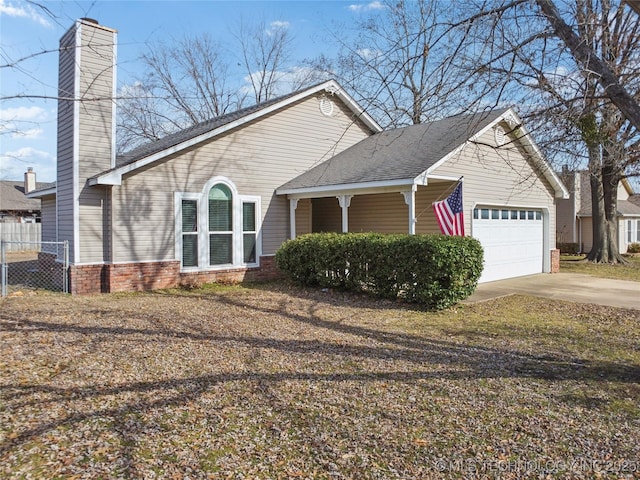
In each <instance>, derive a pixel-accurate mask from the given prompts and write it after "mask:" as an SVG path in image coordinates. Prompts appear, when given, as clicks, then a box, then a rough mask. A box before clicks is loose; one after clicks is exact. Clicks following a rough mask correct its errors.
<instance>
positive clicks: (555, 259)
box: [551, 248, 560, 273]
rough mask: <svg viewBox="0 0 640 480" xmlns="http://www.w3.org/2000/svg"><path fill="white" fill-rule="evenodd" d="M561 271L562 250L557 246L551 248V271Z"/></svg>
mask: <svg viewBox="0 0 640 480" xmlns="http://www.w3.org/2000/svg"><path fill="white" fill-rule="evenodd" d="M559 271H560V250H558V249H557V248H555V249H553V250H551V273H558V272H559Z"/></svg>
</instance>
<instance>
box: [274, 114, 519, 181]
mask: <svg viewBox="0 0 640 480" xmlns="http://www.w3.org/2000/svg"><path fill="white" fill-rule="evenodd" d="M506 110H508V109H500V110H493V111H488V112H482V113H478V114H466V115H456V116H453V117H448V118H445V119H443V120H438V121H434V122H429V123H424V124H420V125H412V126H409V127H403V128H396V129H393V130H386V131H383V132H380V133H376V134H375V135H372V136H370V137H368V138H366V139H364V140H362V141H361V142H359V143H357V144H355V145H353V146H351V147H349V148H347V149H346V150H344V151H343V152H341V153H339V154H337V155H335V156H334V157H332V158H330V159H329V160H327V161H325V162H323V163H321V164H319V165H317V166H315V167H314V168H312V169H311V170H309V171H307V172H305V173H303V174H301V175H299V176H298V177H296V178H294V179H293V180H290V181H289V182H287V183H285V184H284V185H282V186H281V187H280V188H279V190H289V189H298V188H311V187H321V186H328V185H343V184H350V183H362V182H376V181H388V180H400V179H409V178H415V177H417V176H418V175H420V174H421V173H422V172H424V171H425V170H427V169H428V168H429V167H431V166H432V165H434V164H435V163H436V162H438V160H440V159H442V158H443V157H444V156H446V155H447V154H449V153H451V152H452V151H453V150H455V149H456V148H457V147H459V146H460V145H462V144H463V143H464V142H465V141H467V140H468V139H469V138H470V137H472V136H473V135H474V134H475V133H477V132H479V131H480V130H482V129H483V128H484V127H485V126H487V125H489V124H490V123H491V122H493V121H494V120H495V119H497V118H498V117H499V116H500V115H502V114H503V113H504V112H505V111H506Z"/></svg>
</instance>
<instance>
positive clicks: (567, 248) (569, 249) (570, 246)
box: [558, 243, 580, 255]
mask: <svg viewBox="0 0 640 480" xmlns="http://www.w3.org/2000/svg"><path fill="white" fill-rule="evenodd" d="M558 250H560V253H562V254H567V255H577V254H579V253H580V247H579V246H578V244H577V243H558Z"/></svg>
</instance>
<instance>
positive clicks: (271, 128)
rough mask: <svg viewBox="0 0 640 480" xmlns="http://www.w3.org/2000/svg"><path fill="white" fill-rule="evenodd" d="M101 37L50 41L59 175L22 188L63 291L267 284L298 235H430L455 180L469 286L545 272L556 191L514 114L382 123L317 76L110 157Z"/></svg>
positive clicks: (95, 28) (81, 25) (84, 33)
mask: <svg viewBox="0 0 640 480" xmlns="http://www.w3.org/2000/svg"><path fill="white" fill-rule="evenodd" d="M115 36H116V34H115V31H113V30H112V29H109V28H106V27H103V26H100V25H98V24H97V23H95V22H93V21H90V20H87V19H83V20H79V21H78V22H76V24H75V25H74V26H73V27H72V28H71V29H70V30H69V31H68V32H67V33H66V34H65V35H64V36H63V37H62V39H61V49H60V51H61V58H60V90H61V91H66V92H75V95H76V98H79V99H82V100H80V101H75V102H72V101H64V100H61V101H60V102H59V107H58V108H59V114H58V118H59V122H60V124H59V127H58V131H59V139H58V181H57V185H56V186H55V187H53V188H48V189H45V190H41V191H39V192H35V193H32V194H31V196H33V197H37V198H41V199H42V222H43V240H59V241H60V240H67V241H69V245H70V261H71V268H70V277H71V290H72V291H73V292H76V293H81V292H92V291H118V290H135V289H149V288H160V287H167V286H173V285H176V284H179V283H181V282H182V283H192V282H202V281H213V280H241V279H256V278H266V277H269V276H273V275H274V274H275V273H276V271H275V268H274V261H273V258H274V257H273V256H274V254H275V252H276V250H277V249H278V247H279V246H280V245H281V244H282V242H284V241H285V240H287V239H288V238H294V237H296V236H298V235H301V234H303V233H307V232H315V231H379V232H408V233H427V232H437V231H438V227H437V223H436V220H435V217H434V214H433V212H432V210H431V202H433V201H435V200H438V199H440V198H441V197H443V196H444V195H446V193H447V191H448V190H449V189H450V188H451V187H452V186H453V185H455V183H456V181H457V180H458V178H459V177H461V176H464V188H463V191H464V207H465V214H466V219H465V223H466V228H467V232H468V233H470V234H471V235H473V236H475V237H477V238H479V239H480V241H481V242H482V244H483V246H484V247H485V252H486V253H485V258H486V268H485V273H484V274H483V278H482V281H489V280H494V279H498V278H506V277H509V276H517V275H525V274H530V273H538V272H549V271H552V270H553V269H554V267H557V264H554V262H552V260H551V256H552V254H553V255H554V256H555V257H556V259H557V251H556V250H555V247H554V246H555V241H556V239H555V231H556V229H555V199H556V198H562V197H565V196H567V195H568V193H567V191H566V189H565V187H564V186H563V185H562V182H561V181H560V180H559V178H558V176H557V175H556V174H555V173H554V172H553V171H552V170H551V169H550V168H549V166H548V164H547V163H546V162H545V160H544V159H543V158H542V157H541V155H540V152H539V151H538V149H537V148H536V146H535V144H534V143H533V142H532V140H531V138H530V136H529V135H528V133H527V132H526V130H525V129H524V127H522V125H521V122H520V120H519V119H518V117H517V116H516V115H515V113H514V112H513V111H512V110H510V109H506V110H499V111H494V112H487V113H484V114H480V115H463V116H458V117H452V118H450V119H446V120H442V121H440V122H433V123H430V124H425V125H418V126H413V127H407V128H403V129H396V130H390V131H387V132H381V131H380V130H381V129H380V127H379V126H378V124H377V123H376V122H375V121H374V120H373V119H372V118H371V117H370V116H369V115H368V114H367V113H366V112H365V111H364V110H363V109H362V108H361V107H360V106H359V105H358V104H357V103H356V102H355V101H354V100H353V99H352V98H351V97H350V96H349V95H348V94H347V93H346V92H345V91H344V90H343V89H342V88H341V87H340V86H339V85H338V84H337V83H336V82H334V81H327V82H324V83H322V84H319V85H315V86H313V87H309V88H307V89H304V90H301V91H298V92H294V93H292V94H290V95H286V96H283V97H280V98H277V99H273V100H270V101H267V102H264V103H262V104H260V105H256V106H252V107H249V108H245V109H243V110H240V111H238V112H235V113H232V114H228V115H224V116H222V117H219V118H216V119H212V120H210V121H208V122H204V123H201V124H198V125H196V126H194V127H191V128H188V129H186V130H183V131H180V132H177V133H175V134H172V135H169V136H167V137H166V138H163V139H161V140H159V141H156V142H152V143H150V144H148V145H144V146H141V147H139V148H137V149H135V150H134V151H132V152H129V153H128V154H126V155H122V156H118V157H116V155H115V137H114V124H115V121H114V118H115V110H114V107H113V104H112V102H111V101H110V98H113V96H114V95H115V85H114V82H113V78H114V76H115V65H114V58H115V48H113V47H111V46H112V45H115ZM69 47H75V48H69ZM86 47H90V48H86Z"/></svg>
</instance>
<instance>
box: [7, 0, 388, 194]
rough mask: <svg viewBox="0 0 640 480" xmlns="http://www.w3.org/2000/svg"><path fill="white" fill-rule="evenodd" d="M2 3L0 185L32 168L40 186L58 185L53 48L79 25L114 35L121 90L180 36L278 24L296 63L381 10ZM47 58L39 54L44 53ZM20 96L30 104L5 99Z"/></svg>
mask: <svg viewBox="0 0 640 480" xmlns="http://www.w3.org/2000/svg"><path fill="white" fill-rule="evenodd" d="M38 3H39V4H40V5H42V6H43V7H45V8H46V9H48V11H49V13H47V12H45V11H43V10H42V9H39V8H37V6H35V5H34V4H33V3H28V2H25V1H22V0H0V45H1V47H2V50H1V58H0V65H3V66H4V65H7V64H9V63H12V62H15V61H16V60H19V59H21V58H24V57H27V60H25V61H23V62H20V63H19V66H18V67H16V68H2V69H0V75H1V76H0V98H3V99H4V100H3V101H1V102H0V179H3V180H14V179H15V180H19V179H21V178H22V175H23V173H24V172H25V171H26V168H27V167H33V168H34V169H35V171H36V173H37V176H38V177H37V178H38V181H54V180H55V157H56V138H55V135H56V111H57V110H56V109H57V104H56V101H55V100H52V99H49V100H45V99H37V98H33V97H34V96H44V97H47V96H48V97H55V95H56V89H57V74H58V72H57V68H58V67H57V60H58V54H57V51H56V49H57V47H58V41H59V39H60V37H61V36H62V34H63V33H64V32H65V31H66V30H67V29H68V28H69V27H70V26H71V25H72V24H73V22H74V21H75V20H76V19H77V18H81V17H89V18H93V19H96V20H98V21H99V22H100V23H101V24H102V25H105V26H108V27H112V28H114V29H116V30H118V84H119V85H123V84H127V83H130V82H132V81H133V79H134V77H135V76H136V75H139V74H140V72H141V71H142V70H141V65H140V62H139V60H138V58H139V57H140V55H141V54H142V53H144V52H145V51H146V50H147V49H148V45H149V44H151V43H154V42H158V41H160V40H166V41H170V39H171V37H175V38H181V37H183V36H184V35H185V34H199V33H205V32H208V33H210V34H211V35H212V36H213V37H214V38H216V39H219V40H221V41H224V40H225V39H227V38H229V35H230V33H231V31H232V30H237V28H238V26H239V24H240V21H243V22H252V21H262V20H264V22H265V24H267V25H269V24H270V23H271V22H282V23H281V24H284V25H286V28H288V29H289V31H290V33H291V35H292V36H293V38H294V43H293V46H294V51H293V54H292V59H293V61H294V62H295V61H300V60H302V59H304V58H313V57H315V56H317V55H319V54H320V53H324V54H327V55H332V54H333V53H335V46H334V45H333V44H332V42H331V32H332V31H336V29H338V30H340V31H342V32H344V31H345V29H344V28H342V29H341V28H340V27H339V25H341V24H343V25H349V24H352V23H353V21H354V20H356V19H358V18H361V17H362V16H363V15H366V14H367V13H368V12H373V11H376V10H379V9H380V8H382V6H381V4H380V2H378V1H371V0H368V1H363V2H359V1H357V0H349V1H303V0H299V1H213V0H207V1H204V0H203V1H157V0H156V1H117V0H113V1H94V2H86V1H40V2H38ZM42 52H44V53H42ZM15 95H25V96H27V97H29V98H21V99H12V100H7V97H10V96H15Z"/></svg>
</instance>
